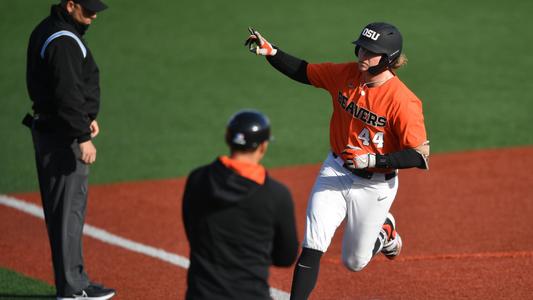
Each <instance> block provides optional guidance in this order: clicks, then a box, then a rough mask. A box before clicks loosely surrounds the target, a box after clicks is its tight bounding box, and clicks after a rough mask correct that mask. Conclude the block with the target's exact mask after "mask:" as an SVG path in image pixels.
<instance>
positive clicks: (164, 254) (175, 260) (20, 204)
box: [0, 195, 290, 300]
mask: <svg viewBox="0 0 533 300" xmlns="http://www.w3.org/2000/svg"><path fill="white" fill-rule="evenodd" d="M0 204H2V205H5V206H7V207H11V208H14V209H17V210H19V211H22V212H24V213H27V214H29V215H32V216H34V217H37V218H40V219H44V213H43V209H42V207H40V206H38V205H35V204H33V203H29V202H26V201H23V200H20V199H16V198H13V197H9V196H6V195H0ZM83 234H85V235H87V236H90V237H92V238H94V239H96V240H99V241H102V242H104V243H107V244H110V245H114V246H117V247H121V248H124V249H126V250H129V251H132V252H136V253H140V254H143V255H147V256H151V257H153V258H156V259H159V260H162V261H164V262H167V263H170V264H173V265H176V266H178V267H181V268H184V269H188V268H189V264H190V261H189V259H188V258H186V257H184V256H181V255H178V254H175V253H171V252H168V251H165V250H163V249H159V248H155V247H152V246H148V245H144V244H141V243H138V242H135V241H132V240H129V239H127V238H123V237H121V236H118V235H116V234H113V233H111V232H108V231H106V230H103V229H100V228H98V227H95V226H92V225H89V224H85V225H84V227H83ZM270 295H271V296H272V298H273V299H274V300H287V299H289V296H290V295H289V293H287V292H284V291H282V290H278V289H275V288H272V287H271V288H270Z"/></svg>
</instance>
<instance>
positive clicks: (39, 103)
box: [23, 0, 115, 300]
mask: <svg viewBox="0 0 533 300" xmlns="http://www.w3.org/2000/svg"><path fill="white" fill-rule="evenodd" d="M106 8H107V6H106V5H105V4H104V3H102V2H101V1H100V0H62V1H61V2H60V3H59V4H56V5H52V7H51V11H50V15H49V16H48V17H47V18H45V19H44V20H43V21H42V22H41V23H39V25H37V27H36V28H35V29H34V30H33V32H32V34H31V37H30V41H29V46H28V53H27V55H28V58H27V70H26V71H27V73H26V82H27V87H28V92H29V95H30V98H31V100H32V101H33V112H34V114H33V115H26V117H25V118H24V121H23V123H24V124H25V125H27V126H28V127H30V128H31V131H32V137H33V144H34V149H35V159H36V164H37V174H38V177H39V187H40V191H41V199H42V203H43V209H44V215H45V221H46V227H47V229H48V237H49V241H50V247H51V249H52V262H53V266H54V277H55V285H56V293H57V299H100V300H105V299H109V298H111V297H113V295H114V294H115V290H113V289H110V288H106V287H104V286H102V285H100V284H96V283H93V282H91V281H90V280H89V277H88V275H87V273H86V270H85V266H84V264H83V256H82V232H83V224H84V220H85V209H86V205H87V189H88V177H89V165H90V164H92V163H94V162H95V160H96V148H95V146H94V145H93V142H92V138H94V137H96V135H97V134H98V132H99V128H98V123H97V122H96V117H97V115H98V110H99V105H100V86H99V78H98V73H99V71H98V67H97V65H96V63H95V61H94V58H93V56H92V54H91V51H90V50H89V48H88V47H87V45H86V43H85V41H84V40H83V35H84V33H85V31H86V30H87V29H88V27H89V25H90V24H91V23H92V21H93V20H94V19H95V18H96V14H97V12H100V11H102V10H104V9H106Z"/></svg>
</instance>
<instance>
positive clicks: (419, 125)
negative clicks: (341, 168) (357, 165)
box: [307, 62, 427, 154]
mask: <svg viewBox="0 0 533 300" xmlns="http://www.w3.org/2000/svg"><path fill="white" fill-rule="evenodd" d="M307 77H308V79H309V81H310V82H311V84H312V85H313V86H315V87H319V88H323V89H325V90H327V91H328V92H329V93H330V95H331V100H332V104H333V115H332V116H331V120H330V125H329V132H330V144H331V149H332V150H333V152H335V153H336V154H340V153H341V152H342V151H343V150H344V148H346V145H348V144H350V145H353V146H357V147H360V148H362V149H364V150H366V151H368V152H370V153H379V154H386V153H391V152H396V151H400V150H404V149H408V148H415V147H417V146H420V145H422V144H423V143H424V142H426V141H427V137H426V128H425V126H424V115H423V113H422V102H421V101H420V99H418V97H416V95H415V94H414V93H413V92H411V90H409V88H407V86H405V85H404V84H403V82H401V80H400V79H399V78H398V77H397V76H394V77H393V78H391V79H389V80H388V81H386V82H385V83H384V84H383V85H381V86H376V87H370V88H369V87H365V86H363V83H364V82H362V76H361V72H360V71H359V69H358V67H357V62H350V63H343V64H333V63H322V64H308V65H307Z"/></svg>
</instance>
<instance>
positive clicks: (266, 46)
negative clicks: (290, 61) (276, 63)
mask: <svg viewBox="0 0 533 300" xmlns="http://www.w3.org/2000/svg"><path fill="white" fill-rule="evenodd" d="M248 31H250V36H249V37H248V39H247V40H246V42H244V45H245V46H248V49H249V50H250V52H252V53H255V54H257V55H264V56H274V55H276V53H278V49H276V48H274V46H272V44H270V43H269V42H268V41H267V40H266V39H265V38H264V37H263V36H261V34H260V33H259V32H257V31H256V30H255V29H253V28H252V27H248Z"/></svg>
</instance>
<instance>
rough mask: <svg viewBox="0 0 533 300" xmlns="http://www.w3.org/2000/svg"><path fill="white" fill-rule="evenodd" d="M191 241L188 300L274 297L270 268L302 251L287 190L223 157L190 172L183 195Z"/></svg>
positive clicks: (284, 264) (287, 264) (279, 184)
mask: <svg viewBox="0 0 533 300" xmlns="http://www.w3.org/2000/svg"><path fill="white" fill-rule="evenodd" d="M183 222H184V225H185V230H186V233H187V238H188V240H189V244H190V248H191V252H190V261H191V264H190V267H189V271H188V278H187V280H188V288H187V294H186V299H190V300H192V299H194V300H201V299H209V300H217V299H246V300H254V299H261V300H266V299H270V296H269V286H268V274H269V266H270V265H276V266H290V265H291V264H292V263H293V262H294V261H295V259H296V256H297V253H298V241H297V234H296V226H295V220H294V206H293V202H292V198H291V195H290V193H289V191H288V189H287V188H286V187H285V186H284V185H282V184H281V183H279V182H277V181H276V180H274V179H272V178H270V177H269V176H268V174H267V176H266V179H265V182H264V184H263V185H259V184H258V183H256V182H254V181H252V180H250V179H247V178H244V177H242V176H240V175H238V174H237V173H235V172H234V171H233V170H231V169H229V168H227V167H226V166H225V165H224V164H222V162H220V160H216V161H215V162H213V163H212V164H210V165H207V166H203V167H200V168H198V169H196V170H194V171H193V172H191V174H190V175H189V177H188V179H187V184H186V187H185V193H184V196H183Z"/></svg>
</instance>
